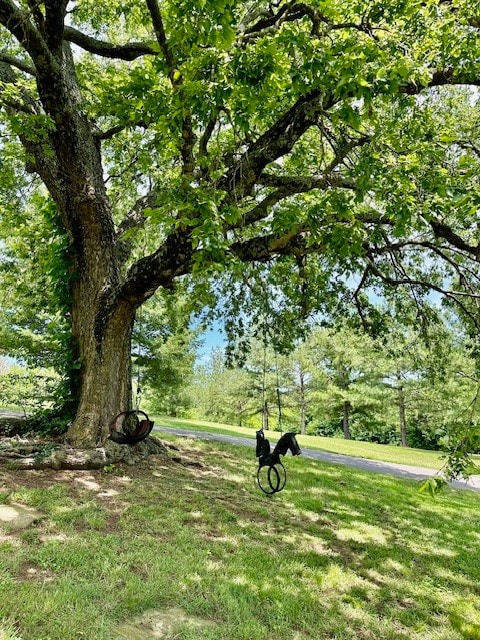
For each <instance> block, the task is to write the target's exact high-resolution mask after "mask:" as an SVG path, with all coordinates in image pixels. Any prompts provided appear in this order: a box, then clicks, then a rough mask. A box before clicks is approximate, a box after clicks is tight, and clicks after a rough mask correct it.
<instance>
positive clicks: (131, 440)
mask: <svg viewBox="0 0 480 640" xmlns="http://www.w3.org/2000/svg"><path fill="white" fill-rule="evenodd" d="M142 416H143V418H142ZM153 424H154V422H153V420H150V419H149V417H148V416H147V414H146V413H145V411H141V410H140V409H132V410H131V411H121V412H120V413H119V414H118V415H117V416H115V418H114V419H113V420H112V422H111V423H110V439H111V440H113V441H114V442H116V443H117V444H128V445H130V446H132V445H134V444H137V443H138V442H141V441H142V440H145V438H147V437H148V436H149V435H150V432H151V430H152V429H153Z"/></svg>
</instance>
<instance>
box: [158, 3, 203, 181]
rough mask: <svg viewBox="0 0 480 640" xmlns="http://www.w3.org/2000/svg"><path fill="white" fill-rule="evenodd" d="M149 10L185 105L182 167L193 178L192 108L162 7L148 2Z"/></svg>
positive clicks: (194, 136)
mask: <svg viewBox="0 0 480 640" xmlns="http://www.w3.org/2000/svg"><path fill="white" fill-rule="evenodd" d="M146 3H147V7H148V10H149V12H150V16H151V18H152V24H153V28H154V29H155V35H156V37H157V42H158V44H159V45H160V48H161V50H162V52H163V55H164V58H165V62H166V63H167V67H168V75H169V78H170V82H171V83H172V86H173V88H174V89H176V88H178V90H179V93H178V95H179V97H180V100H181V102H182V103H183V105H184V109H183V112H184V113H183V116H182V120H183V121H182V144H181V155H182V166H183V174H184V175H185V176H188V177H191V176H193V173H194V170H195V160H194V157H193V148H194V146H195V142H196V139H197V137H196V135H195V132H194V130H193V122H192V114H191V111H190V108H188V107H186V100H185V98H184V94H183V91H182V84H183V78H182V75H181V73H180V71H178V68H177V62H176V60H175V57H174V55H173V53H172V50H171V48H170V46H169V44H168V40H167V36H166V33H165V28H164V26H163V19H162V14H161V12H160V7H159V6H158V2H157V0H146Z"/></svg>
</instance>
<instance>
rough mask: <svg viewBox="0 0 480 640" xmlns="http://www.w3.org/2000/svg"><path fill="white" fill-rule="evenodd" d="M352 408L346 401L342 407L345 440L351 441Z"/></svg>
mask: <svg viewBox="0 0 480 640" xmlns="http://www.w3.org/2000/svg"><path fill="white" fill-rule="evenodd" d="M350 406H351V405H350V402H349V401H348V400H344V402H343V405H342V426H343V437H344V438H345V440H351V437H352V436H351V434H350Z"/></svg>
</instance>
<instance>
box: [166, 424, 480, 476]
mask: <svg viewBox="0 0 480 640" xmlns="http://www.w3.org/2000/svg"><path fill="white" fill-rule="evenodd" d="M155 424H158V425H164V426H171V427H179V428H182V427H184V428H188V429H195V430H198V431H212V432H217V433H225V434H230V435H238V436H244V437H247V438H253V439H255V431H254V430H253V429H247V428H244V427H236V426H232V425H227V424H217V423H215V422H207V421H204V420H181V419H178V418H168V417H163V416H162V417H160V416H156V417H155ZM279 436H280V434H279V433H278V432H275V431H271V432H269V435H268V438H269V440H271V441H272V442H273V441H276V440H277V439H278V437H279ZM297 440H298V442H299V444H300V446H304V447H308V448H310V449H320V450H322V451H329V452H331V453H341V454H344V455H347V456H356V457H358V458H368V459H370V460H382V461H383V462H395V463H397V464H408V465H412V466H414V467H428V468H430V469H436V470H438V469H440V468H441V467H442V465H443V463H444V460H443V458H442V454H441V453H440V452H438V451H424V450H422V449H411V448H404V447H397V446H394V445H386V444H374V443H373V442H360V441H358V440H344V439H343V438H324V437H321V436H297ZM477 458H478V460H479V462H480V457H479V456H477Z"/></svg>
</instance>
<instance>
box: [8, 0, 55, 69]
mask: <svg viewBox="0 0 480 640" xmlns="http://www.w3.org/2000/svg"><path fill="white" fill-rule="evenodd" d="M0 24H2V25H3V26H4V27H5V28H6V29H7V30H8V31H9V32H10V33H11V34H12V35H13V36H14V37H15V38H16V39H17V40H18V42H19V43H20V44H21V45H22V46H23V47H24V48H25V50H26V51H27V53H28V54H29V55H30V57H31V58H32V60H33V63H34V65H35V68H36V69H38V70H39V71H44V72H48V73H51V71H52V70H53V69H55V68H56V64H55V62H54V60H53V57H52V54H51V52H50V50H49V48H48V46H47V43H46V42H45V40H44V39H43V37H42V35H41V33H40V32H39V31H38V29H36V28H35V27H34V25H33V24H32V23H31V21H30V14H29V12H27V11H23V10H22V9H20V8H19V7H17V5H16V4H15V3H14V2H13V1H12V0H0Z"/></svg>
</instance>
